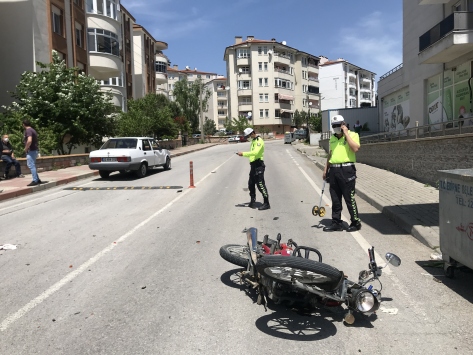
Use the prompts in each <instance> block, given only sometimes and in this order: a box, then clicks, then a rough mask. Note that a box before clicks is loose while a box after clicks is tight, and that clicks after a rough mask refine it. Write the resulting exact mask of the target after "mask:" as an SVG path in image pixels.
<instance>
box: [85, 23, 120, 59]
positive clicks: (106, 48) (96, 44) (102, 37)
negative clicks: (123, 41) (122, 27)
mask: <svg viewBox="0 0 473 355" xmlns="http://www.w3.org/2000/svg"><path fill="white" fill-rule="evenodd" d="M87 34H88V45H89V51H91V52H100V53H109V54H113V55H116V56H119V55H120V46H119V43H118V36H117V35H116V34H115V33H113V32H110V31H107V30H102V29H99V28H89V29H88V30H87Z"/></svg>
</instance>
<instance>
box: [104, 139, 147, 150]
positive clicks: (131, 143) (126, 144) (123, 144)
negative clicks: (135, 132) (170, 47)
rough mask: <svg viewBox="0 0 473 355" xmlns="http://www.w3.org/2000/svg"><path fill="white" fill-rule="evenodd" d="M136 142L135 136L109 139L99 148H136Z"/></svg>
mask: <svg viewBox="0 0 473 355" xmlns="http://www.w3.org/2000/svg"><path fill="white" fill-rule="evenodd" d="M137 143H138V139H135V138H116V139H109V140H108V141H106V142H105V144H104V145H103V146H102V148H100V149H136V145H137Z"/></svg>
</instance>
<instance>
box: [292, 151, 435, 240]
mask: <svg viewBox="0 0 473 355" xmlns="http://www.w3.org/2000/svg"><path fill="white" fill-rule="evenodd" d="M292 145H293V146H294V147H295V148H296V149H297V150H298V151H299V152H301V153H302V154H304V155H305V156H306V157H307V158H309V159H310V160H312V161H313V162H314V164H316V165H317V166H318V167H319V168H320V169H322V170H321V172H320V174H321V175H322V173H323V169H324V167H325V164H326V162H327V158H326V157H327V153H326V152H325V150H323V149H322V148H320V147H316V146H309V145H305V144H303V143H295V142H294V143H292ZM356 173H357V177H358V178H357V179H356V194H357V195H358V196H359V197H361V198H362V199H363V200H365V201H367V202H368V203H370V204H371V205H373V206H374V207H375V208H376V209H377V210H379V211H380V212H382V213H383V214H385V215H386V216H387V217H388V218H389V219H391V220H392V221H394V222H395V223H396V224H397V225H398V226H399V227H401V228H402V229H404V230H405V231H406V232H408V233H410V234H412V236H414V237H415V238H416V239H418V240H419V241H420V242H421V243H423V244H425V245H427V246H428V247H430V248H433V249H437V248H438V247H439V245H440V243H439V192H438V190H437V189H435V188H434V187H431V186H428V185H424V184H423V183H420V182H417V181H415V180H412V179H408V178H405V177H403V176H401V175H397V174H394V173H392V172H390V171H387V170H383V169H378V168H375V167H372V166H370V165H366V164H361V163H356ZM361 212H362V211H361Z"/></svg>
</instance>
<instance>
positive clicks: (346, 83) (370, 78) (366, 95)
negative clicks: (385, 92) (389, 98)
mask: <svg viewBox="0 0 473 355" xmlns="http://www.w3.org/2000/svg"><path fill="white" fill-rule="evenodd" d="M375 76H376V74H375V73H373V72H371V71H369V70H366V69H363V68H360V67H359V66H356V65H354V64H351V63H349V62H348V61H346V60H345V59H342V58H339V59H336V60H329V59H328V58H327V57H324V56H321V57H320V64H319V83H320V90H321V92H322V95H321V96H322V99H321V103H322V109H323V110H333V109H341V108H356V107H371V106H375V105H376V91H375Z"/></svg>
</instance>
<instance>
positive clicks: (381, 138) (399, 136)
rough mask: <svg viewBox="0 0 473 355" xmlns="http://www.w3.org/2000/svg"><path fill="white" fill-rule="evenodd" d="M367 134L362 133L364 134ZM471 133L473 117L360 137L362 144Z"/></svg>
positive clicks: (325, 137) (326, 137) (327, 133)
mask: <svg viewBox="0 0 473 355" xmlns="http://www.w3.org/2000/svg"><path fill="white" fill-rule="evenodd" d="M364 133H367V132H362V133H361V134H364ZM465 133H473V117H469V118H461V119H457V120H453V121H446V122H438V123H431V124H428V125H424V126H416V127H411V128H406V129H401V130H398V131H393V132H381V133H377V134H372V135H360V142H361V143H362V144H368V143H381V142H395V141H402V140H413V139H422V138H431V137H444V136H451V135H456V134H465ZM332 134H333V133H332V132H331V131H328V132H322V135H321V139H329V138H330V136H331V135H332Z"/></svg>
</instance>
